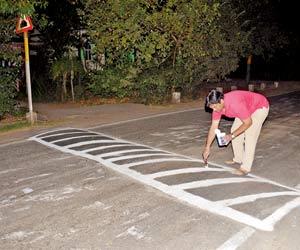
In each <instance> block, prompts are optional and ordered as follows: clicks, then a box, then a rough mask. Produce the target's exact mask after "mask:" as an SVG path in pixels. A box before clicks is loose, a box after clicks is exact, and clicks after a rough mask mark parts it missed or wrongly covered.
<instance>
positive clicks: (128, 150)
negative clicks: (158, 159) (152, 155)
mask: <svg viewBox="0 0 300 250" xmlns="http://www.w3.org/2000/svg"><path fill="white" fill-rule="evenodd" d="M127 146H128V144H127ZM144 151H157V150H155V149H148V148H147V149H125V150H119V151H113V152H109V153H104V154H101V155H98V156H100V157H108V156H120V155H122V154H125V153H134V152H144Z"/></svg>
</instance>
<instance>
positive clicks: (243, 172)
mask: <svg viewBox="0 0 300 250" xmlns="http://www.w3.org/2000/svg"><path fill="white" fill-rule="evenodd" d="M249 173H250V172H249V171H247V170H246V169H243V168H242V167H240V168H238V169H235V170H233V171H232V174H235V175H240V176H243V175H247V174H249Z"/></svg>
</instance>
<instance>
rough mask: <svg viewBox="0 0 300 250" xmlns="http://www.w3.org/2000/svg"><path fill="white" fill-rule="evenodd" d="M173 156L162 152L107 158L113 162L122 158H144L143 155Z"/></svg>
mask: <svg viewBox="0 0 300 250" xmlns="http://www.w3.org/2000/svg"><path fill="white" fill-rule="evenodd" d="M160 155H161V156H166V155H167V156H172V155H170V154H165V153H160V154H151V153H149V154H137V155H125V156H120V157H115V158H112V159H107V161H112V162H116V161H121V160H130V159H136V158H142V157H147V156H149V157H150V156H160Z"/></svg>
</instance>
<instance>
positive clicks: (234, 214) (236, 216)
mask: <svg viewBox="0 0 300 250" xmlns="http://www.w3.org/2000/svg"><path fill="white" fill-rule="evenodd" d="M34 140H36V141H38V142H40V143H42V144H44V145H47V146H49V147H52V148H55V149H57V150H60V151H63V152H66V153H71V154H73V155H78V156H82V157H85V158H88V159H92V160H95V161H98V162H100V163H101V164H103V165H105V166H107V167H109V168H111V169H113V170H115V171H117V172H119V173H122V174H125V175H127V176H130V177H131V178H134V179H136V180H138V181H140V182H141V183H144V184H146V185H149V186H151V187H154V188H156V189H158V190H160V191H162V192H164V193H166V194H169V195H171V196H173V197H175V198H177V199H179V200H180V201H183V202H187V203H188V204H191V205H194V206H196V207H198V208H200V209H204V210H207V211H209V212H212V213H216V214H218V215H222V216H225V217H227V218H230V219H233V220H235V221H238V222H241V223H244V224H246V225H250V226H252V227H255V228H257V229H260V230H265V231H272V230H273V225H272V224H270V223H267V222H268V221H263V220H260V219H258V218H255V217H253V216H251V215H248V214H245V213H243V212H239V211H237V210H235V209H232V208H230V207H226V206H224V205H220V204H218V203H216V202H212V201H210V200H206V199H204V198H202V197H200V196H197V195H193V194H191V193H189V192H186V191H184V190H182V189H179V188H174V186H169V185H166V184H164V183H162V182H159V181H156V180H154V179H152V178H151V177H149V176H147V175H144V174H141V173H139V172H137V171H135V170H133V169H130V168H129V167H131V166H136V165H141V164H146V163H149V164H155V163H158V162H172V161H177V162H201V163H203V161H202V160H199V159H194V158H191V157H185V156H181V155H179V154H173V153H171V154H172V156H173V157H174V158H169V159H155V160H147V161H142V162H138V163H129V164H124V165H117V164H114V163H113V162H110V161H107V160H103V159H101V158H99V157H97V156H93V155H89V154H86V153H84V152H81V151H76V150H71V149H69V148H67V147H61V146H58V145H55V144H51V143H48V142H45V141H43V140H41V139H40V138H34ZM124 142H125V141H124ZM127 143H129V142H127ZM132 145H133V144H132ZM135 145H140V144H135ZM141 146H144V145H141ZM149 148H151V147H149ZM153 149H154V148H153ZM156 150H157V149H156ZM210 164H211V165H215V166H216V167H218V164H213V163H210ZM221 168H223V169H224V170H231V171H232V168H229V167H226V166H221ZM249 176H251V177H253V178H240V181H239V182H241V181H243V182H244V181H256V182H264V183H272V184H273V185H276V183H275V182H271V181H270V180H267V179H264V178H258V177H255V176H254V175H249ZM249 176H247V177H249ZM229 179H234V180H235V182H236V180H238V179H239V178H227V179H226V181H225V182H226V183H227V182H228V180H229ZM245 179H247V180H245ZM206 181H209V180H206ZM213 182H216V179H215V180H213V181H212V183H211V184H213V185H216V183H213ZM218 182H219V181H218ZM231 183H234V182H233V181H231V182H229V184H231ZM274 183H275V184H274ZM206 185H207V183H206ZM277 186H281V187H283V185H280V184H279V185H277ZM287 189H289V190H293V189H292V188H289V187H287ZM297 192H299V191H298V190H297ZM285 211H286V210H285ZM280 216H282V212H281V213H280V212H277V213H276V215H275V216H274V220H276V219H277V220H279V219H280V218H279V217H280ZM278 218H279V219H278Z"/></svg>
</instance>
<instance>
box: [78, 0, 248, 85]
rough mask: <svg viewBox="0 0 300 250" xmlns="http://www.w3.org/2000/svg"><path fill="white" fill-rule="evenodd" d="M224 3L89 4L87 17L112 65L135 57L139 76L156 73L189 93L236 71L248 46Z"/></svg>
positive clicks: (143, 0) (144, 0)
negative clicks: (198, 85) (196, 86)
mask: <svg viewBox="0 0 300 250" xmlns="http://www.w3.org/2000/svg"><path fill="white" fill-rule="evenodd" d="M221 2H222V1H204V0H190V1H180V0H169V1H153V0H127V1H125V0H118V1H115V0H106V1H105V0H102V1H96V0H87V1H86V7H85V12H84V14H85V17H86V24H87V28H88V34H89V35H90V37H91V39H92V41H93V42H94V43H95V46H96V50H97V51H98V53H105V54H106V55H107V60H106V62H107V64H108V65H112V66H113V67H122V66H124V65H126V64H127V65H128V64H129V63H128V57H127V56H126V55H128V54H129V53H131V52H132V51H133V52H134V53H135V54H136V57H135V61H134V63H131V64H130V65H131V66H132V65H134V66H135V67H136V68H138V69H139V70H140V72H141V73H140V75H144V73H145V72H146V71H147V70H150V69H151V70H153V68H154V69H157V73H158V74H160V73H163V74H164V78H166V79H165V80H166V81H170V82H171V83H168V84H170V85H172V86H181V87H183V88H186V89H190V88H191V87H192V84H193V83H195V82H196V80H197V81H198V82H199V81H201V80H204V79H208V78H209V79H211V78H213V79H216V78H218V79H219V78H222V77H224V76H225V75H226V74H228V73H229V72H231V71H233V70H235V69H236V68H237V66H238V60H239V57H240V56H241V55H242V54H243V51H244V46H246V45H247V43H246V40H247V39H245V37H246V36H245V35H244V33H245V32H244V33H243V32H242V31H241V30H240V27H239V23H238V22H236V20H233V19H228V20H227V19H226V18H225V17H223V15H226V17H228V16H234V15H235V14H236V13H234V10H231V9H230V8H226V9H225V8H224V7H223V5H222V4H221ZM224 21H225V23H226V24H225V25H224ZM229 27H230V28H229ZM216 66H217V67H216ZM168 78H169V79H168Z"/></svg>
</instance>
